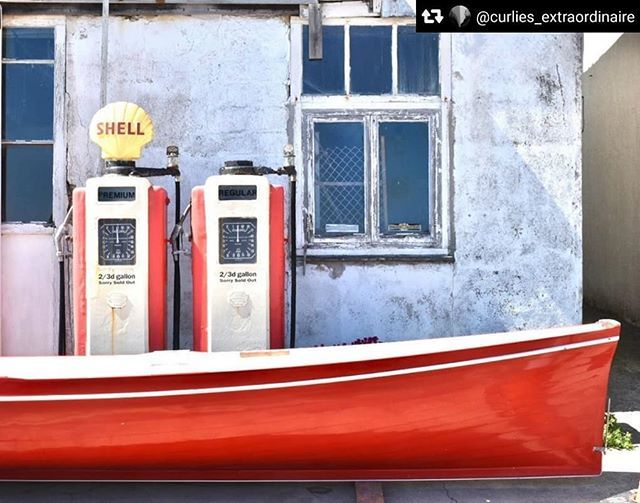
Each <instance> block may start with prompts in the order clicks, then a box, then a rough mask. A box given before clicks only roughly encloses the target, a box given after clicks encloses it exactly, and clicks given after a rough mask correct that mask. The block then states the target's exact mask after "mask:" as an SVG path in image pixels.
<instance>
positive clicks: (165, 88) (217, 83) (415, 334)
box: [67, 15, 582, 346]
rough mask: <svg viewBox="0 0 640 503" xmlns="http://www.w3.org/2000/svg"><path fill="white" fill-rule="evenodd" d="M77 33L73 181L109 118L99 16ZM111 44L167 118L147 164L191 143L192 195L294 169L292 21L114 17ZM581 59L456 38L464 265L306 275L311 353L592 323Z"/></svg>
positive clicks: (565, 41)
mask: <svg viewBox="0 0 640 503" xmlns="http://www.w3.org/2000/svg"><path fill="white" fill-rule="evenodd" d="M67 30H68V33H67V40H68V48H67V50H68V52H67V59H68V63H67V94H68V96H69V103H68V107H69V114H68V116H69V121H68V139H69V145H68V147H69V153H68V158H69V169H70V173H69V178H70V181H71V182H72V183H73V184H83V183H84V180H85V179H86V177H87V176H90V175H95V174H96V172H97V166H98V148H97V147H96V146H94V145H93V144H91V143H90V142H89V139H88V135H87V126H88V124H89V121H90V119H91V116H92V115H93V113H94V112H95V111H96V110H97V108H98V96H99V73H100V72H99V59H100V58H99V47H100V43H99V39H100V26H99V20H98V19H96V18H86V17H81V18H70V19H69V22H68V25H67ZM110 40H111V44H110V66H109V73H110V76H111V77H110V80H109V86H108V99H109V100H110V101H113V100H130V101H134V102H137V103H139V104H140V105H141V106H143V107H144V108H145V109H147V111H149V112H150V113H151V115H152V117H153V118H154V120H155V124H156V131H157V137H156V139H155V140H154V142H153V145H152V146H151V148H148V149H147V150H146V152H145V155H144V157H143V159H142V160H141V164H142V165H158V164H161V163H163V162H164V147H165V146H166V145H167V144H178V145H179V146H180V147H181V151H182V153H183V155H182V159H181V165H182V168H183V172H184V177H183V181H184V185H185V187H184V193H183V199H184V200H186V199H187V198H188V193H189V191H190V189H191V187H192V186H193V185H196V184H200V183H202V182H203V181H204V180H205V178H206V177H207V176H209V175H211V174H215V173H216V172H217V169H218V167H219V166H220V165H221V164H222V162H223V161H224V160H227V159H233V158H240V159H242V158H248V159H254V160H255V161H257V162H260V163H265V164H268V165H278V164H279V163H280V162H281V151H282V146H283V145H284V144H285V143H287V127H286V126H287V109H286V102H287V79H288V76H289V59H288V58H289V40H288V25H287V22H286V20H285V19H284V18H277V17H269V18H264V17H236V16H233V15H225V16H219V15H207V16H191V17H177V16H176V17H157V18H153V17H150V18H141V19H138V18H136V19H123V18H114V20H113V21H112V24H111V31H110ZM132 51H133V52H132ZM581 51H582V47H581V38H580V37H579V36H577V35H549V36H542V35H528V36H527V35H504V36H496V35H490V36H479V35H456V36H454V38H453V51H452V53H453V54H452V65H453V68H452V74H453V107H452V110H453V115H452V116H453V121H452V124H451V138H452V146H451V152H452V163H453V169H452V174H453V187H454V194H453V207H454V215H453V217H454V218H453V222H454V224H453V229H454V233H455V236H456V238H455V243H456V250H455V263H453V264H451V263H426V262H422V263H411V264H409V263H390V264H381V263H366V264H363V263H358V262H356V261H351V262H346V263H327V264H315V265H311V264H309V265H307V267H306V274H305V275H302V267H299V269H298V274H299V297H298V310H297V312H298V341H299V344H300V345H305V346H313V345H316V344H331V343H340V342H350V341H352V340H354V339H356V338H360V337H367V336H378V337H379V338H380V339H381V340H394V339H396V340H397V339H410V338H419V337H440V336H451V335H461V334H469V333H474V332H484V331H492V330H509V329H520V328H527V327H545V326H551V325H558V324H568V323H576V322H579V321H580V309H581V300H582V299H581V286H582V285H581V259H582V257H581V234H580V230H581V173H580V170H581V166H580V163H581V155H580V127H581V124H580V118H581V110H580V106H581V105H580V81H579V76H580V72H581ZM132 53H133V54H135V64H134V61H133V59H132V57H131V54H132ZM183 263H184V268H185V269H186V271H185V273H184V274H183V279H184V281H183V291H184V296H183V301H182V303H183V309H182V318H183V323H182V331H183V337H184V340H183V343H184V344H185V345H188V344H190V334H191V312H190V310H191V307H190V305H191V288H190V285H189V279H188V276H189V274H188V269H189V262H188V260H185V261H184V262H183Z"/></svg>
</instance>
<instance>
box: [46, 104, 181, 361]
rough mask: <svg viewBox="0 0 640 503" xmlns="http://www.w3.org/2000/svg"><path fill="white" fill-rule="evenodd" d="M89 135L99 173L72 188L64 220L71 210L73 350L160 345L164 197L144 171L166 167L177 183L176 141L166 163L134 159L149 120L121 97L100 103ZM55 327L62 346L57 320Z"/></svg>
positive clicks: (147, 136) (147, 135)
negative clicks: (141, 164)
mask: <svg viewBox="0 0 640 503" xmlns="http://www.w3.org/2000/svg"><path fill="white" fill-rule="evenodd" d="M90 136H91V139H92V140H93V141H94V142H95V143H97V144H98V145H99V146H100V148H101V150H102V158H103V159H104V160H105V165H106V167H105V174H104V175H103V176H100V177H97V178H90V179H88V180H87V183H86V186H85V187H82V188H77V189H75V190H74V191H73V206H72V209H71V210H70V212H69V214H68V218H67V219H66V220H65V225H64V226H63V227H66V224H68V223H69V221H70V218H71V215H72V216H73V232H72V237H73V239H72V242H73V253H72V263H73V292H74V295H73V322H74V340H75V348H74V353H75V354H76V355H88V354H94V355H96V354H132V353H143V352H147V351H154V350H161V349H164V348H165V337H166V321H165V320H166V305H167V303H166V294H167V235H166V227H167V205H168V203H169V199H168V197H167V192H166V190H165V189H163V188H161V187H156V186H153V185H152V184H151V183H150V182H149V180H148V179H147V178H148V177H153V176H163V175H171V176H174V177H175V178H176V180H177V188H179V185H178V183H179V182H178V181H179V174H180V173H179V170H178V167H177V148H176V147H170V148H169V149H168V155H169V159H170V162H169V166H168V167H167V168H159V169H154V168H138V167H136V165H135V160H137V159H139V158H140V156H141V150H142V147H143V146H144V145H145V144H147V143H148V142H149V141H151V139H152V137H153V125H152V122H151V119H150V118H149V116H148V115H147V114H146V113H145V111H144V110H143V109H142V108H140V107H138V106H137V105H135V104H132V103H125V102H119V103H112V104H110V105H107V106H106V107H105V108H103V109H101V110H99V111H98V112H97V113H96V114H95V116H94V117H93V120H92V121H91V125H90ZM58 238H59V239H58V242H61V241H63V240H61V239H60V235H59V236H58ZM59 248H62V247H61V246H59ZM58 255H59V256H60V255H62V256H63V257H64V255H65V253H64V250H62V251H59V254H58ZM60 335H61V341H60V344H61V351H60V352H61V353H62V354H64V353H65V352H66V350H65V349H64V339H63V335H64V330H63V328H61V334H60Z"/></svg>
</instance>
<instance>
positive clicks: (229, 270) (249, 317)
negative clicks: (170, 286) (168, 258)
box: [191, 151, 295, 351]
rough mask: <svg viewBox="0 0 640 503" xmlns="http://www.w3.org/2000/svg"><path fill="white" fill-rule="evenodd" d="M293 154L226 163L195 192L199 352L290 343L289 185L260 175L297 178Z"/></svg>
mask: <svg viewBox="0 0 640 503" xmlns="http://www.w3.org/2000/svg"><path fill="white" fill-rule="evenodd" d="M288 156H289V157H288V159H289V160H290V161H291V162H288V163H287V166H285V167H284V168H280V169H278V170H273V169H269V168H263V167H256V166H253V163H252V162H251V161H230V162H227V163H225V167H224V168H223V169H222V170H221V174H220V175H218V176H212V177H209V178H208V179H207V180H206V182H205V184H204V186H199V187H195V188H194V189H193V191H192V193H191V227H192V247H191V253H192V276H193V338H194V340H193V345H194V349H195V350H197V351H230V350H260V349H278V348H283V347H284V345H285V342H284V332H285V321H284V315H285V244H286V241H285V201H284V188H283V187H276V186H273V185H271V184H270V183H269V180H268V179H267V178H266V177H265V176H263V175H265V174H286V175H289V176H290V179H293V180H294V181H295V170H294V168H293V164H292V152H291V151H288ZM290 234H291V233H290ZM290 239H291V235H290ZM294 257H295V254H294ZM294 269H295V268H294ZM294 272H295V271H294Z"/></svg>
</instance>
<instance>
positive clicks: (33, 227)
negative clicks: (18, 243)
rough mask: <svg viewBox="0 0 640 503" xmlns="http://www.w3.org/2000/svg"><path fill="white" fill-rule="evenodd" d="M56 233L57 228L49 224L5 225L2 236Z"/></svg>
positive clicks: (2, 228) (14, 223)
mask: <svg viewBox="0 0 640 503" xmlns="http://www.w3.org/2000/svg"><path fill="white" fill-rule="evenodd" d="M55 231H56V228H55V227H53V226H52V225H50V224H47V223H44V222H43V223H35V222H28V223H17V222H13V223H3V224H2V227H1V232H2V235H3V236H4V235H11V234H19V235H25V234H45V235H46V234H50V235H53V233H54V232H55Z"/></svg>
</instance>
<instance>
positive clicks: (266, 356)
mask: <svg viewBox="0 0 640 503" xmlns="http://www.w3.org/2000/svg"><path fill="white" fill-rule="evenodd" d="M619 330H620V323H619V322H617V321H615V320H608V319H604V320H599V321H597V322H595V323H590V324H584V325H573V326H567V327H558V328H547V329H538V330H526V331H515V332H500V333H491V334H481V335H467V336H455V337H443V338H437V339H418V340H409V341H395V342H385V343H379V344H366V345H365V344H363V345H350V346H324V347H315V348H293V349H286V350H267V351H264V350H262V351H244V352H240V351H230V352H218V353H204V352H195V351H190V350H178V351H156V352H152V353H143V354H136V355H91V356H62V357H61V356H17V357H16V356H2V357H0V383H1V380H3V379H5V380H14V381H15V380H23V381H38V380H52V381H58V380H60V381H64V380H70V379H86V380H94V379H96V380H97V379H109V378H140V377H152V376H171V375H175V376H180V375H192V374H213V373H226V372H246V371H261V370H278V369H281V370H283V369H292V370H293V369H297V368H298V369H299V368H306V367H315V366H322V365H336V364H349V363H362V362H367V361H372V362H374V361H380V360H389V359H398V358H405V357H415V356H421V355H424V356H426V355H433V354H438V353H444V352H457V351H468V350H474V349H482V348H489V347H493V346H501V345H515V344H521V343H526V342H532V341H544V340H546V339H554V338H564V337H571V336H578V335H599V336H600V337H601V338H602V340H603V339H604V338H607V337H608V339H610V340H611V341H613V340H614V339H615V340H618V334H619ZM607 334H608V335H607ZM563 346H566V344H556V345H554V346H549V347H548V348H545V349H554V348H562V347H563ZM509 354H511V353H508V354H507V355H509ZM1 394H2V388H1V387H0V395H1ZM5 396H6V395H5Z"/></svg>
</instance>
